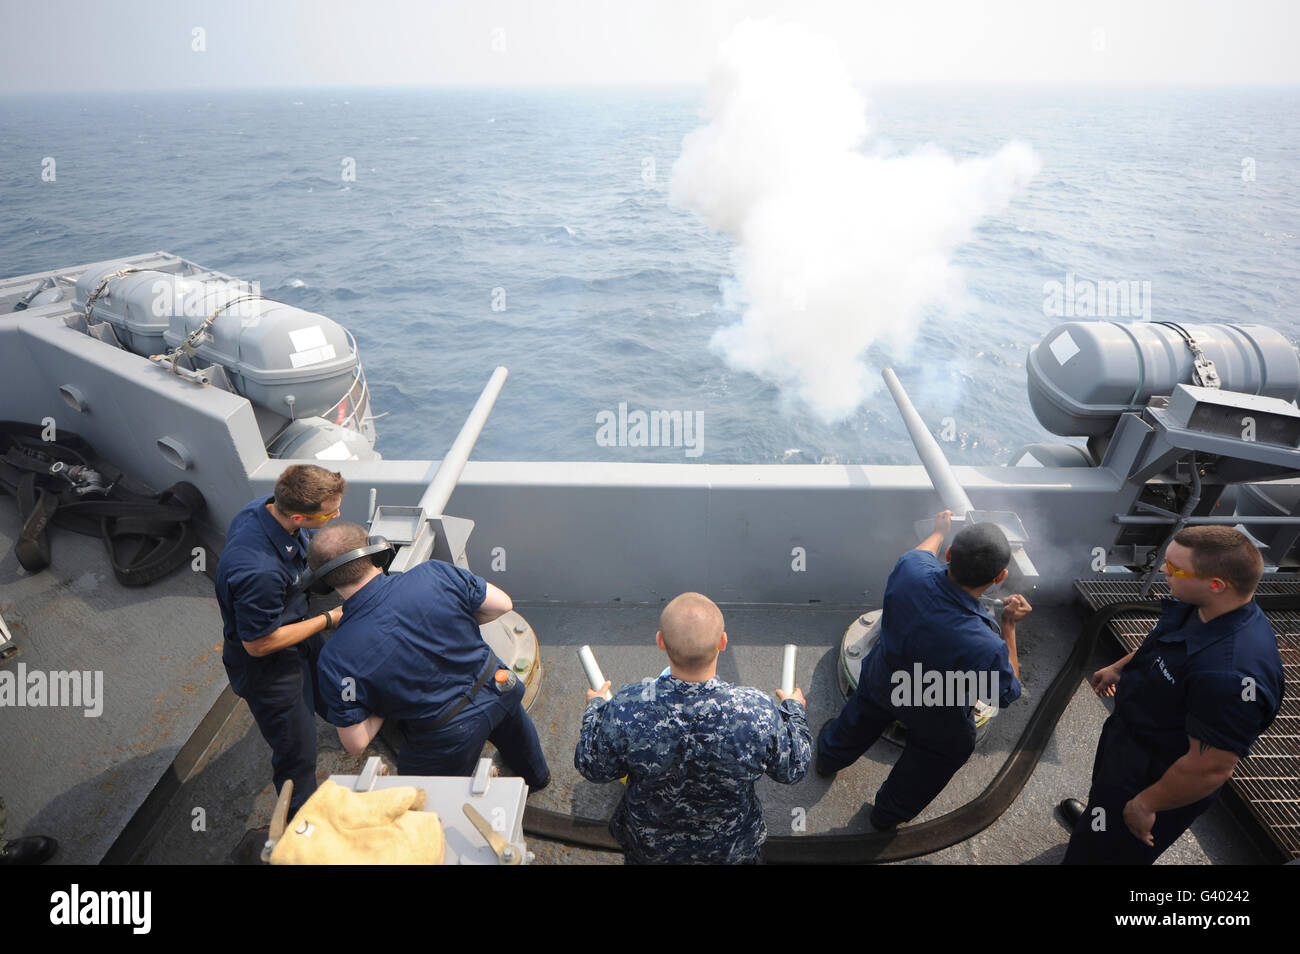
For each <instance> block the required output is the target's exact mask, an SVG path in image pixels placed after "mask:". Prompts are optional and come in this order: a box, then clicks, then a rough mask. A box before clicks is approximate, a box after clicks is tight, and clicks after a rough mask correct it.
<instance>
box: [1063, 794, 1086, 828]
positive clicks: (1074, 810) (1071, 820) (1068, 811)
mask: <svg viewBox="0 0 1300 954" xmlns="http://www.w3.org/2000/svg"><path fill="white" fill-rule="evenodd" d="M1085 808H1087V806H1086V805H1084V804H1083V802H1081V801H1079V800H1078V799H1077V798H1066V799H1062V801H1061V804H1059V805H1057V806H1056V814H1057V815H1058V816H1060V819H1061V821H1063V822H1065V827H1066V828H1068V829H1070V830H1071V831H1074V826H1075V825H1077V824H1078V823H1079V819H1080V818H1082V817H1083V812H1084V809H1085Z"/></svg>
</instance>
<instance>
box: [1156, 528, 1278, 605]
mask: <svg viewBox="0 0 1300 954" xmlns="http://www.w3.org/2000/svg"><path fill="white" fill-rule="evenodd" d="M1174 543H1177V544H1178V545H1179V546H1183V547H1187V549H1189V550H1191V551H1192V570H1193V572H1195V573H1197V574H1198V575H1200V576H1217V577H1218V578H1219V579H1221V580H1225V581H1226V582H1228V583H1231V584H1232V586H1233V588H1234V589H1236V590H1237V592H1238V593H1241V594H1243V595H1245V596H1249V595H1250V594H1251V593H1254V592H1255V587H1256V586H1258V585H1259V578H1260V577H1261V576H1263V575H1264V558H1263V557H1262V556H1260V555H1259V549H1258V548H1257V547H1256V546H1255V544H1253V543H1251V542H1250V538H1249V537H1247V536H1246V535H1245V534H1244V533H1242V532H1241V531H1240V530H1237V529H1236V528H1235V527H1222V526H1205V527H1187V528H1186V529H1185V530H1181V531H1179V532H1178V533H1177V534H1175V535H1174Z"/></svg>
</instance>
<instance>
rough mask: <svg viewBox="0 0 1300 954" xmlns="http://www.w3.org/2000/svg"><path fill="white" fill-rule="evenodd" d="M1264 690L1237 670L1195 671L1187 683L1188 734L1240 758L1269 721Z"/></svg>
mask: <svg viewBox="0 0 1300 954" xmlns="http://www.w3.org/2000/svg"><path fill="white" fill-rule="evenodd" d="M1271 711H1272V709H1271V708H1270V705H1269V700H1267V699H1266V698H1265V696H1264V690H1263V688H1262V687H1261V686H1259V685H1258V684H1256V683H1255V681H1254V680H1253V679H1251V678H1250V677H1249V676H1246V675H1245V674H1244V673H1240V672H1209V673H1197V674H1196V675H1195V676H1193V677H1191V678H1190V679H1189V680H1188V683H1187V734H1188V735H1189V736H1191V737H1192V738H1194V739H1199V740H1200V741H1201V742H1204V743H1205V744H1206V745H1210V746H1213V747H1214V748H1216V749H1223V750H1224V751H1226V752H1232V753H1234V754H1236V755H1238V756H1240V757H1242V758H1245V757H1246V754H1247V753H1248V752H1249V751H1250V747H1251V745H1253V744H1254V742H1255V739H1256V738H1257V737H1258V736H1259V734H1260V732H1261V731H1263V729H1264V727H1265V726H1266V725H1267V724H1268V720H1269V713H1270V712H1271Z"/></svg>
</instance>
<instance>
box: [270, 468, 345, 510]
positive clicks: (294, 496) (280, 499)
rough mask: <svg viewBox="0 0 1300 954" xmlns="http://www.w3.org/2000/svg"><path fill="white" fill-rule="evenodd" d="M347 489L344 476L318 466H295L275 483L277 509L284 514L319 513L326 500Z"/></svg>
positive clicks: (287, 469) (286, 470)
mask: <svg viewBox="0 0 1300 954" xmlns="http://www.w3.org/2000/svg"><path fill="white" fill-rule="evenodd" d="M347 489H348V482H347V481H346V480H344V479H343V475H342V474H336V473H334V471H332V470H326V469H325V468H324V467H317V466H316V465H315V464H294V465H293V466H292V467H288V468H286V469H285V471H284V473H283V474H281V475H280V479H279V480H277V481H276V482H275V508H276V509H277V510H279V511H280V512H281V513H290V512H292V513H316V512H317V511H318V510H320V505H321V504H323V503H324V502H325V501H326V500H329V498H331V497H337V496H340V495H341V494H342V493H343V492H344V491H345V490H347Z"/></svg>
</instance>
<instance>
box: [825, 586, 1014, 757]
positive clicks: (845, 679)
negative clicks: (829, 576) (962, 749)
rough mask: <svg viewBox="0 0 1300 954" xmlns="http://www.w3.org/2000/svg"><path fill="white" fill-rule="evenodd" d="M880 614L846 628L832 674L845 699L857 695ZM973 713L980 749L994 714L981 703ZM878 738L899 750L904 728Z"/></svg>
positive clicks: (869, 614)
mask: <svg viewBox="0 0 1300 954" xmlns="http://www.w3.org/2000/svg"><path fill="white" fill-rule="evenodd" d="M883 613H884V611H883V610H869V611H868V612H865V613H862V614H861V615H859V616H858V617H857V619H855V620H854V621H853V622H852V623H850V624H849V627H848V629H846V630H845V631H844V637H843V639H841V640H840V664H839V665H838V666H837V667H836V668H835V674H836V677H837V682H838V683H839V687H840V693H841V694H843V696H844V698H845V699H847V698H848V697H849V696H851V695H852V694H853V693H854V692H856V691H857V688H858V677H859V676H860V675H861V673H862V661H863V660H864V659H866V658H867V653H869V652H871V649H872V647H873V646H875V645H876V641H877V640H878V639H879V638H880V617H881V615H882V614H883ZM974 710H975V711H974V713H973V714H974V717H975V744H976V745H979V743H980V742H981V741H982V740H983V738H984V735H985V733H986V732H987V731H988V726H989V722H991V721H992V719H993V717H994V716H995V715H997V710H996V709H994V708H993V707H992V706H987V705H985V704H984V703H982V702H976V703H975V706H974ZM881 736H882V738H884V739H886V740H887V741H889V742H892V743H893V744H894V745H898V746H902V745H903V744H905V743H906V742H907V727H906V726H904V725H902V724H901V723H898V722H894V723H891V724H890V726H889V728H887V729H885V731H884V732H882V733H881Z"/></svg>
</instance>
